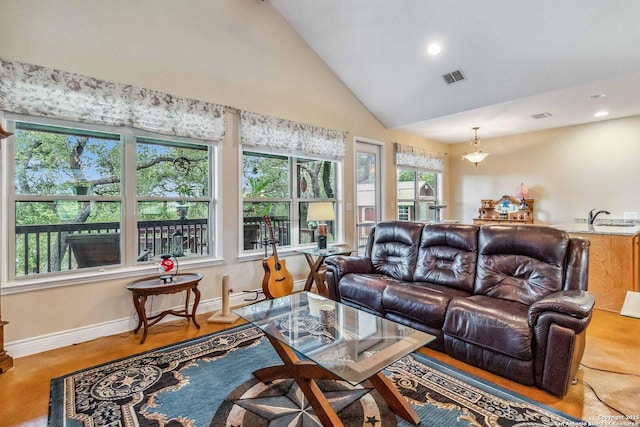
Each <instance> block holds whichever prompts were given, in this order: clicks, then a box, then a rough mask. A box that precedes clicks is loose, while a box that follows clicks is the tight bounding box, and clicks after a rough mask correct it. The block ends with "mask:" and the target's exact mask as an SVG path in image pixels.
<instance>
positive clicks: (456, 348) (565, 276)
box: [325, 221, 594, 396]
mask: <svg viewBox="0 0 640 427" xmlns="http://www.w3.org/2000/svg"><path fill="white" fill-rule="evenodd" d="M588 254H589V241H588V240H585V239H582V238H578V237H570V236H569V235H568V234H567V233H566V232H564V231H561V230H557V229H555V228H551V227H545V226H535V225H489V226H483V227H479V226H475V225H466V224H429V225H424V224H422V223H414V222H404V221H390V222H382V223H380V224H378V225H377V226H376V227H375V228H374V229H373V230H372V231H371V234H370V235H369V239H368V243H367V247H366V250H365V254H364V256H362V257H357V256H332V257H328V258H327V259H326V260H325V263H326V264H327V286H328V288H329V297H330V298H332V299H334V300H336V301H341V302H342V303H345V304H348V305H351V306H355V307H358V308H360V309H363V310H366V311H369V312H373V313H375V314H377V315H379V316H383V317H386V318H388V319H391V320H394V321H396V322H398V323H402V324H405V325H410V326H412V327H414V328H416V329H420V330H423V331H426V332H428V333H430V334H432V335H435V336H436V340H434V341H432V343H431V344H429V346H430V347H432V348H435V349H437V350H440V351H444V352H446V353H447V354H449V355H451V356H452V357H454V358H456V359H459V360H462V361H464V362H466V363H469V364H471V365H475V366H478V367H480V368H483V369H485V370H487V371H491V372H493V373H496V374H498V375H501V376H504V377H506V378H509V379H511V380H514V381H517V382H519V383H522V384H526V385H535V386H538V387H540V388H542V389H544V390H546V391H548V392H550V393H552V394H554V395H558V396H564V395H565V394H566V393H567V390H568V388H569V385H570V383H571V381H572V380H573V379H574V378H575V373H576V370H577V368H578V365H579V363H580V360H581V358H582V354H583V352H584V344H585V334H586V328H587V326H588V325H589V322H590V320H591V312H592V308H593V304H594V298H593V296H592V295H591V294H590V293H588V292H587V267H588Z"/></svg>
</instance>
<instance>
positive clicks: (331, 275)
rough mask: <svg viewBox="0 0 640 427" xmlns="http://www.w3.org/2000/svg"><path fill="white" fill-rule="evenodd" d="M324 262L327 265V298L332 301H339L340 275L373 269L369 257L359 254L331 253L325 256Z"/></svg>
mask: <svg viewBox="0 0 640 427" xmlns="http://www.w3.org/2000/svg"><path fill="white" fill-rule="evenodd" d="M324 263H325V265H326V266H327V277H326V283H327V291H328V293H329V298H331V299H332V300H334V301H340V290H339V288H338V283H339V282H340V279H342V276H344V275H345V274H349V273H359V274H366V273H371V272H372V270H373V264H371V259H369V258H366V257H360V256H347V255H333V256H330V257H327V258H326V259H325V260H324Z"/></svg>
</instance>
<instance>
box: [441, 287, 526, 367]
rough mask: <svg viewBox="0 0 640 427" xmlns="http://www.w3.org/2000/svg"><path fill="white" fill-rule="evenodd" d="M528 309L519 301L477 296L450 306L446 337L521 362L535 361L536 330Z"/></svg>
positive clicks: (445, 326) (463, 299)
mask: <svg viewBox="0 0 640 427" xmlns="http://www.w3.org/2000/svg"><path fill="white" fill-rule="evenodd" d="M527 312H528V306H526V305H524V304H521V303H519V302H514V301H507V300H501V299H496V298H491V297H488V296H484V295H474V296H471V297H468V298H454V299H453V300H451V302H450V303H449V308H448V310H447V315H446V318H445V322H444V326H443V332H444V334H445V336H449V337H452V338H457V339H459V340H462V341H465V342H469V343H471V344H474V345H476V346H478V347H480V348H483V349H488V350H491V351H493V352H496V353H501V354H506V355H508V356H511V357H513V358H516V359H520V360H532V359H533V348H532V346H533V330H532V329H531V328H530V327H529V323H528V321H527Z"/></svg>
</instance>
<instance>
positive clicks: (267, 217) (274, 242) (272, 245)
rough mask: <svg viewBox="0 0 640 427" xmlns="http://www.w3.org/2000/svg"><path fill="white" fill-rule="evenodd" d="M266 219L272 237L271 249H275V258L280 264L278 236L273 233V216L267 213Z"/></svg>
mask: <svg viewBox="0 0 640 427" xmlns="http://www.w3.org/2000/svg"><path fill="white" fill-rule="evenodd" d="M264 221H265V222H266V223H267V227H269V237H270V238H271V249H272V250H273V259H274V260H275V262H276V265H278V250H277V249H276V237H275V236H274V234H273V226H272V225H271V218H269V216H267V215H265V217H264Z"/></svg>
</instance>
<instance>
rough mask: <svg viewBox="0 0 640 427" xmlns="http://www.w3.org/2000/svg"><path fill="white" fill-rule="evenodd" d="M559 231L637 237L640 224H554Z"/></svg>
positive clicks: (583, 222)
mask: <svg viewBox="0 0 640 427" xmlns="http://www.w3.org/2000/svg"><path fill="white" fill-rule="evenodd" d="M552 227H555V228H557V229H559V230H564V231H566V232H567V233H579V234H611V235H614V236H635V235H636V234H638V233H640V224H636V223H625V222H623V221H620V222H609V223H602V222H598V221H596V223H595V224H594V225H589V224H587V222H586V221H582V222H576V221H574V222H565V223H562V224H554V225H552Z"/></svg>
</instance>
